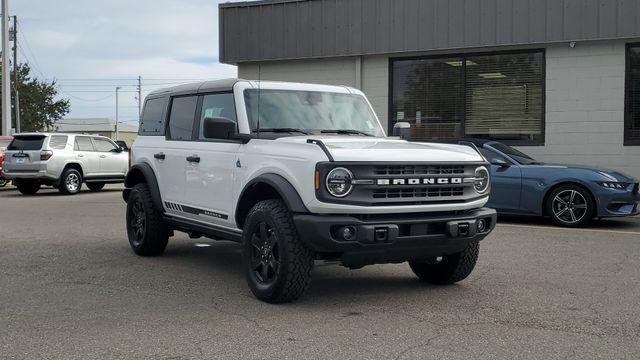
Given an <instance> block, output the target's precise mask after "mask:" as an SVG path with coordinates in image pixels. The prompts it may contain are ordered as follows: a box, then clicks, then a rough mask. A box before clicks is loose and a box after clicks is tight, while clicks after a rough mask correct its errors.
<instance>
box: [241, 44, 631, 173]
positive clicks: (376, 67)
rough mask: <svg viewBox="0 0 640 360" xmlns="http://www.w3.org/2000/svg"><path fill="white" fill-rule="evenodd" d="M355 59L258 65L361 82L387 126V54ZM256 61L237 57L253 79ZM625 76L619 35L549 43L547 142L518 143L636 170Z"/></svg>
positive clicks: (543, 154)
mask: <svg viewBox="0 0 640 360" xmlns="http://www.w3.org/2000/svg"><path fill="white" fill-rule="evenodd" d="M492 50H494V49H492ZM394 56H397V55H394ZM357 59H358V58H354V57H350V58H331V59H324V60H291V61H278V62H263V63H261V66H260V68H261V74H262V79H268V80H282V81H298V82H315V83H324V84H332V85H348V86H354V87H358V88H360V89H361V90H362V91H364V93H365V94H367V96H368V97H369V100H370V101H371V103H372V105H373V107H374V110H375V111H376V113H377V114H378V116H379V118H380V121H381V122H382V123H383V126H384V128H385V129H387V124H388V115H389V114H388V108H389V56H386V55H376V56H363V57H361V58H360V59H361V66H360V67H358V66H357V61H358V60H357ZM257 67H258V66H257V65H256V64H240V65H239V67H238V72H239V75H240V77H242V78H247V79H257ZM358 68H359V69H360V71H361V74H360V77H358V76H357V74H356V70H357V69H358ZM358 79H360V81H359V84H358V81H357V80H358ZM624 81H625V43H624V42H622V41H605V42H590V43H587V42H581V43H578V44H577V45H576V47H575V48H573V49H572V48H570V47H569V46H568V44H566V43H563V44H558V45H549V46H547V47H546V105H545V145H544V146H526V147H524V146H523V147H519V149H520V150H522V151H524V152H526V153H528V154H530V155H532V156H533V157H535V158H537V159H538V160H541V161H544V162H555V163H571V164H585V165H595V166H602V167H607V168H612V169H616V170H620V171H623V172H625V173H628V174H630V175H633V176H636V177H638V178H640V146H623V142H624V96H625V94H624ZM356 85H359V86H356Z"/></svg>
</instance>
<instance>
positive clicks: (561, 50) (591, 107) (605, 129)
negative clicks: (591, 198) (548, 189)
mask: <svg viewBox="0 0 640 360" xmlns="http://www.w3.org/2000/svg"><path fill="white" fill-rule="evenodd" d="M546 58H547V61H546V73H547V75H546V119H545V121H546V126H545V128H546V135H545V146H543V147H537V146H530V147H521V148H520V150H522V151H525V152H526V153H528V154H531V155H532V156H533V157H535V158H537V159H539V160H541V161H545V162H556V163H572V164H585V165H598V166H602V167H607V168H612V169H616V170H620V171H623V172H626V173H628V174H631V175H633V176H636V177H639V178H640V146H623V143H624V97H625V92H624V91H625V86H624V84H625V43H624V42H598V43H590V44H587V43H578V44H577V45H576V47H575V48H573V49H572V48H570V47H569V46H567V45H566V44H563V45H558V46H550V47H547V50H546Z"/></svg>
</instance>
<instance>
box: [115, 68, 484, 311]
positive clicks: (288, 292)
mask: <svg viewBox="0 0 640 360" xmlns="http://www.w3.org/2000/svg"><path fill="white" fill-rule="evenodd" d="M407 126H408V124H407V123H400V124H399V125H398V126H397V127H396V128H398V129H400V130H404V131H406V130H407ZM409 130H410V129H409ZM394 131H395V130H394ZM139 135H140V136H139V137H138V139H137V140H136V141H135V143H134V144H133V147H132V167H131V170H130V171H129V173H128V175H127V178H126V180H125V186H126V189H125V190H124V192H123V197H124V200H125V201H126V202H127V211H126V225H127V233H128V237H129V242H130V244H131V247H132V248H133V251H134V252H135V253H136V254H138V255H142V256H152V255H159V254H161V253H162V252H163V251H164V250H165V247H166V246H167V241H168V238H169V237H170V236H172V235H173V232H174V231H175V230H177V231H182V232H186V233H188V234H189V235H190V236H191V237H192V238H198V237H201V236H205V237H208V238H212V239H217V240H232V241H237V242H239V243H241V244H242V249H243V268H244V271H245V273H246V278H247V280H248V283H249V287H250V288H251V291H252V292H253V294H254V295H255V296H256V297H257V298H259V299H261V300H263V301H266V302H271V303H282V302H287V301H292V300H295V299H297V298H298V297H299V296H300V295H301V294H302V293H303V292H304V291H305V289H306V288H307V287H308V285H309V282H310V277H311V270H312V268H313V265H314V261H315V260H328V261H339V262H340V263H341V264H342V265H344V266H346V267H349V268H353V269H356V268H360V267H363V266H365V265H370V264H383V263H400V262H409V265H410V267H411V269H412V270H413V271H414V272H415V274H416V275H417V276H418V277H419V278H420V279H421V280H423V281H425V282H429V283H433V284H451V283H455V282H458V281H460V280H463V279H464V278H466V277H467V276H468V275H469V274H470V273H471V271H472V270H473V268H474V266H475V264H476V260H477V258H478V242H479V241H480V240H482V239H483V238H485V237H486V236H487V235H488V234H489V232H490V231H491V230H492V229H493V228H494V226H495V223H496V213H495V211H494V210H492V209H487V208H483V205H484V204H485V203H486V202H487V200H488V198H489V184H490V181H489V172H488V170H487V162H486V160H485V159H484V158H483V157H482V155H480V154H479V153H478V151H477V150H476V149H474V148H473V147H469V146H463V145H446V144H430V143H412V142H408V141H405V140H402V139H400V138H389V137H386V135H385V132H384V130H383V128H382V126H381V125H380V122H379V121H378V118H377V117H376V115H375V113H374V112H373V110H372V108H371V105H370V103H369V102H368V100H367V98H366V97H365V96H364V94H363V93H362V92H360V91H359V90H356V89H352V88H349V87H340V86H326V85H311V84H294V83H281V82H265V81H262V82H256V81H246V80H239V79H230V80H219V81H210V82H204V83H198V84H192V85H183V86H178V87H174V88H170V89H166V90H160V91H156V92H153V93H152V94H150V95H149V96H148V97H147V99H146V101H145V106H144V111H143V116H142V121H141V125H140V132H139Z"/></svg>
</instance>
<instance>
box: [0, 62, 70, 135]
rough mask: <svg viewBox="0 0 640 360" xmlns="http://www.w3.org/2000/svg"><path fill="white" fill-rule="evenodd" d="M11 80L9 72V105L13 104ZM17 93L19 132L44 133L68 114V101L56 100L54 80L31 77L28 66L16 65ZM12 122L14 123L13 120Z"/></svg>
mask: <svg viewBox="0 0 640 360" xmlns="http://www.w3.org/2000/svg"><path fill="white" fill-rule="evenodd" d="M0 66H1V65H0ZM0 74H1V72H0ZM13 79H14V75H13V71H11V81H12V83H11V89H12V91H11V103H12V104H15V99H14V97H15V93H14V91H13V86H14V84H13ZM0 91H1V90H0ZM18 92H19V94H20V127H21V129H20V130H21V131H23V132H27V131H46V130H48V129H49V128H51V127H52V125H53V123H54V122H55V121H58V120H60V119H62V117H63V116H65V115H66V114H68V113H69V106H70V104H69V100H68V99H60V100H56V97H57V95H58V90H57V89H56V82H55V80H54V81H52V82H47V81H40V80H38V79H36V78H35V77H32V76H31V67H30V66H29V64H19V65H18ZM0 95H1V93H0ZM0 106H1V105H0ZM13 117H15V115H14V116H13ZM12 120H13V121H14V122H15V119H14V118H12Z"/></svg>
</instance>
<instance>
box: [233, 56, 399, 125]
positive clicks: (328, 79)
mask: <svg viewBox="0 0 640 360" xmlns="http://www.w3.org/2000/svg"><path fill="white" fill-rule="evenodd" d="M358 61H360V65H358ZM358 71H360V76H358ZM388 71H389V60H388V57H387V56H384V55H383V56H365V57H361V58H355V57H350V58H338V59H336V58H334V59H321V60H292V61H277V62H263V63H260V69H259V72H258V64H256V63H243V64H240V65H238V77H240V78H242V79H247V80H258V79H262V80H275V81H293V82H306V83H318V84H328V85H346V86H351V87H354V88H357V89H361V90H362V91H364V93H365V94H367V97H368V98H369V101H371V103H372V105H373V107H374V110H375V111H376V114H378V117H379V118H380V121H381V122H382V123H383V126H384V128H385V129H387V123H388V121H387V114H388V107H389V106H388V104H389V103H388V101H389V100H388V99H389V97H388V93H389V75H388Z"/></svg>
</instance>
